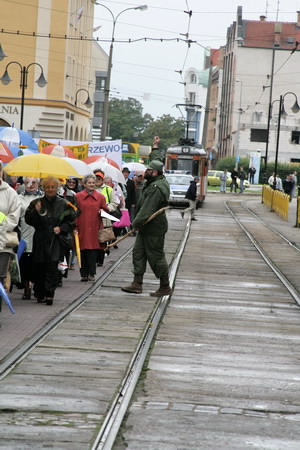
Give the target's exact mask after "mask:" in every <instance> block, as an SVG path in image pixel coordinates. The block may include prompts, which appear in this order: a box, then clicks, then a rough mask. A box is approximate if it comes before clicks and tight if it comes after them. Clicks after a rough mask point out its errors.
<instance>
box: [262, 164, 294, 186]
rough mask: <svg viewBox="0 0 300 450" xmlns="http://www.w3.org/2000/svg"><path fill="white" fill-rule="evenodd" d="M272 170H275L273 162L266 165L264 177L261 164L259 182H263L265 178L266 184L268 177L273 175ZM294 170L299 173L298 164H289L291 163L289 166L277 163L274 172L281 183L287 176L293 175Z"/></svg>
mask: <svg viewBox="0 0 300 450" xmlns="http://www.w3.org/2000/svg"><path fill="white" fill-rule="evenodd" d="M274 169H275V162H274V161H272V162H268V164H267V172H266V175H265V173H264V164H263V163H262V167H261V170H260V175H259V179H260V182H265V180H264V178H266V182H267V181H268V179H269V177H270V176H271V175H273V172H274ZM295 170H296V171H297V172H298V173H299V171H300V164H295V163H293V164H291V163H290V164H288V163H278V164H277V171H276V172H277V176H278V177H279V178H281V179H282V181H283V180H285V179H286V177H287V175H289V174H291V173H293V172H294V171H295Z"/></svg>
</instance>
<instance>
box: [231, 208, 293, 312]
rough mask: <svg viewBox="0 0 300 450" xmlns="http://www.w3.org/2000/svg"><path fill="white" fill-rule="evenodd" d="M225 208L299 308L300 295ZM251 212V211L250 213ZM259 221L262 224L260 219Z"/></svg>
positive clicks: (251, 235)
mask: <svg viewBox="0 0 300 450" xmlns="http://www.w3.org/2000/svg"><path fill="white" fill-rule="evenodd" d="M224 204H225V207H226V208H227V210H228V211H229V212H230V214H231V215H232V217H233V218H234V220H235V221H236V223H237V224H238V225H239V227H240V228H241V229H242V230H243V231H244V233H245V234H246V235H247V237H248V238H249V239H250V241H251V242H252V244H253V245H254V247H255V248H256V250H257V251H258V253H259V254H260V255H261V257H262V258H263V259H264V261H265V262H266V263H267V264H268V266H269V267H270V269H271V270H272V271H273V272H274V273H275V275H276V276H277V278H278V279H279V280H280V281H281V283H282V284H283V285H284V286H285V288H286V289H287V291H288V292H289V293H290V295H291V296H292V297H293V299H294V300H295V301H296V303H297V304H298V305H299V306H300V294H299V292H298V291H297V290H296V289H295V288H294V286H293V285H292V283H291V282H290V281H289V280H288V279H287V278H286V277H285V275H284V274H283V273H282V272H281V270H280V269H279V268H278V267H277V266H276V264H274V262H273V261H272V260H271V259H270V258H269V257H268V255H267V254H266V252H265V251H264V250H263V248H262V247H261V246H260V245H259V243H258V242H257V240H256V239H255V238H254V236H253V234H252V233H250V231H248V230H247V229H246V228H245V227H244V225H243V224H242V223H241V221H240V220H239V219H238V217H237V216H236V215H235V213H234V212H233V211H232V209H231V208H230V207H229V206H228V204H227V202H226V201H225V202H224ZM250 212H251V211H250ZM260 221H261V222H262V223H265V222H263V221H262V220H261V219H260ZM268 228H269V229H271V230H272V231H274V232H276V233H277V234H279V235H280V233H278V232H277V231H276V230H274V229H273V228H272V227H271V226H269V225H268ZM284 240H285V241H288V240H287V239H286V238H284ZM298 250H299V249H298Z"/></svg>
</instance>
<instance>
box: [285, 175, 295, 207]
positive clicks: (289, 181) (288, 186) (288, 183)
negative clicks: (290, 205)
mask: <svg viewBox="0 0 300 450" xmlns="http://www.w3.org/2000/svg"><path fill="white" fill-rule="evenodd" d="M293 186H294V183H293V178H292V175H288V176H287V177H286V179H285V180H284V182H283V191H284V193H285V194H287V195H289V196H290V202H291V201H292V192H293Z"/></svg>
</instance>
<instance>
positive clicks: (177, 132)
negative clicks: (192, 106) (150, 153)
mask: <svg viewBox="0 0 300 450" xmlns="http://www.w3.org/2000/svg"><path fill="white" fill-rule="evenodd" d="M184 128H185V122H184V120H183V119H175V118H174V117H172V116H170V115H169V114H164V115H163V116H161V117H159V118H158V119H157V120H152V121H151V122H149V123H148V124H147V127H146V128H145V130H144V131H143V132H142V133H141V134H140V139H139V142H140V143H141V144H144V145H152V141H153V136H159V137H160V147H161V148H162V149H167V148H168V147H169V146H170V145H171V144H176V143H177V142H178V140H179V139H180V138H181V137H184Z"/></svg>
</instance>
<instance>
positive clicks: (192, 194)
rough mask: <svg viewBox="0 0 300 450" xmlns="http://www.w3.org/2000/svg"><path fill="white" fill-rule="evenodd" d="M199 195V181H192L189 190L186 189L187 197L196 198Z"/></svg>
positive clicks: (189, 198)
mask: <svg viewBox="0 0 300 450" xmlns="http://www.w3.org/2000/svg"><path fill="white" fill-rule="evenodd" d="M196 197H197V183H196V181H194V180H193V181H191V182H190V186H189V188H188V190H187V191H186V194H185V198H187V199H188V200H194V201H195V200H196Z"/></svg>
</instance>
